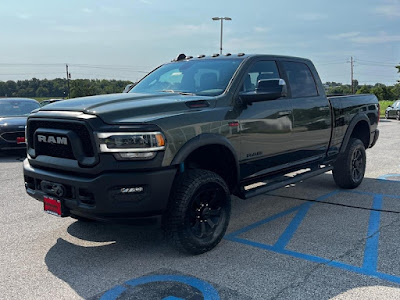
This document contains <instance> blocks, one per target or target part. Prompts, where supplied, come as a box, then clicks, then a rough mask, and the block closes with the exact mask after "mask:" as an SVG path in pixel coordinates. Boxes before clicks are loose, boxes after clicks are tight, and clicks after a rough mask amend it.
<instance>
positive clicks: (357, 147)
mask: <svg viewBox="0 0 400 300" xmlns="http://www.w3.org/2000/svg"><path fill="white" fill-rule="evenodd" d="M366 163H367V157H366V154H365V146H364V144H363V142H361V141H360V140H359V139H356V138H351V139H350V140H349V143H348V144H347V148H346V150H345V152H344V153H343V154H341V155H340V156H339V157H338V159H337V161H336V162H335V164H334V168H333V171H332V173H333V179H334V180H335V183H336V184H337V185H338V186H339V187H341V188H343V189H354V188H356V187H358V186H359V185H360V184H361V182H362V180H363V179H364V174H365V167H366Z"/></svg>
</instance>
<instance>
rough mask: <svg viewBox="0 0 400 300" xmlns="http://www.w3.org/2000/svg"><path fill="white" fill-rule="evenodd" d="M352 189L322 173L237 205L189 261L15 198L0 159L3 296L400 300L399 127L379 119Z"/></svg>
mask: <svg viewBox="0 0 400 300" xmlns="http://www.w3.org/2000/svg"><path fill="white" fill-rule="evenodd" d="M379 129H380V131H381V136H380V138H379V140H378V143H377V145H376V146H375V147H374V148H372V149H369V150H368V151H367V160H368V162H367V172H366V177H365V179H364V181H363V183H362V185H361V186H360V187H359V188H357V189H356V190H352V191H348V190H340V189H338V188H337V187H336V185H335V184H334V182H333V179H332V175H331V174H329V173H328V174H323V175H321V176H318V177H315V178H312V179H309V180H307V181H305V182H302V183H299V184H296V185H294V186H291V187H286V188H282V189H279V190H276V191H273V192H271V193H268V194H266V195H262V196H258V197H255V198H253V199H250V200H247V201H243V200H239V199H236V198H234V199H233V206H232V217H231V223H230V227H229V228H228V232H227V235H226V236H225V238H224V240H223V241H222V242H221V244H220V245H219V246H218V247H217V248H216V249H214V250H213V251H210V252H208V253H205V254H203V255H199V256H189V255H183V254H180V253H178V252H175V250H174V249H173V248H171V247H170V246H168V244H167V243H166V241H165V240H164V239H163V235H162V233H161V231H160V229H159V228H158V227H157V226H150V227H149V226H147V227H140V226H135V225H117V224H101V223H95V222H93V223H84V222H78V221H75V220H73V219H71V218H63V219H61V218H57V217H54V216H51V215H48V214H45V213H43V211H42V210H43V207H42V204H41V203H39V202H37V201H35V200H33V199H32V198H30V197H29V196H27V195H26V194H25V190H24V184H23V177H22V163H21V161H22V159H21V157H20V156H21V155H20V154H18V153H7V154H2V155H1V156H0V168H1V172H0V182H1V184H0V195H1V196H0V197H1V201H0V207H1V209H0V222H1V226H0V232H1V235H0V238H1V243H0V249H1V256H0V282H1V285H0V295H1V298H2V299H82V298H84V299H164V300H180V299H244V300H246V299H331V298H333V299H399V298H400V288H399V287H400V236H399V232H400V230H399V228H400V159H399V152H398V148H399V146H400V130H399V129H400V122H398V121H395V120H390V121H387V120H382V121H381V123H380V124H379Z"/></svg>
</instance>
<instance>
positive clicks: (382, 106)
mask: <svg viewBox="0 0 400 300" xmlns="http://www.w3.org/2000/svg"><path fill="white" fill-rule="evenodd" d="M393 102H394V101H389V100H382V101H379V107H380V111H379V114H380V115H381V116H384V115H385V111H386V108H388V106H389V105H392V104H393Z"/></svg>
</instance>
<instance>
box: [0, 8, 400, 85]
mask: <svg viewBox="0 0 400 300" xmlns="http://www.w3.org/2000/svg"><path fill="white" fill-rule="evenodd" d="M212 17H230V18H232V20H231V21H224V31H223V52H224V53H226V52H230V53H239V52H244V53H246V54H250V53H259V54H278V55H291V56H299V57H306V58H309V59H311V60H312V61H313V62H314V64H315V66H316V68H317V70H318V72H319V74H320V76H321V79H322V81H323V82H326V81H334V82H341V83H346V84H350V59H351V57H353V59H354V61H355V62H354V78H355V79H357V80H358V81H359V83H360V84H375V83H377V82H379V83H384V84H387V85H393V84H395V83H396V80H400V74H399V73H397V69H396V68H395V67H394V66H395V65H396V64H397V65H398V64H400V30H399V29H400V0H347V1H344V0H336V1H332V0H329V1H328V0H303V1H298V0H280V1H271V0H260V1H259V0H247V1H237V0H230V1H218V0H213V1H210V0H203V1H190V0H185V1H178V0H168V1H165V0H68V1H50V0H47V1H44V0H36V1H32V0H14V1H1V3H0V28H1V31H0V81H7V80H22V79H30V78H33V77H35V78H40V79H43V78H47V79H53V78H65V77H66V67H65V65H66V64H68V65H69V71H70V73H71V78H72V79H77V78H90V79H122V80H130V81H136V80H138V79H140V78H141V77H143V76H144V75H145V74H146V73H147V72H149V71H151V70H152V69H154V68H155V67H157V66H158V65H160V64H162V63H165V62H168V61H170V60H171V59H173V58H175V57H176V56H177V55H178V54H179V53H185V54H186V55H192V56H197V55H199V54H205V55H211V54H213V53H219V43H220V22H219V21H213V20H212Z"/></svg>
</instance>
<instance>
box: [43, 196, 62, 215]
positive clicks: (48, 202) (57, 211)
mask: <svg viewBox="0 0 400 300" xmlns="http://www.w3.org/2000/svg"><path fill="white" fill-rule="evenodd" d="M43 204H44V211H45V212H47V213H49V214H52V215H55V216H59V217H61V216H62V215H63V211H62V205H61V201H60V200H56V199H53V198H50V197H46V196H44V198H43Z"/></svg>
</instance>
